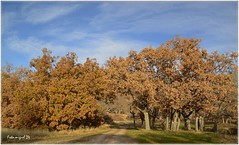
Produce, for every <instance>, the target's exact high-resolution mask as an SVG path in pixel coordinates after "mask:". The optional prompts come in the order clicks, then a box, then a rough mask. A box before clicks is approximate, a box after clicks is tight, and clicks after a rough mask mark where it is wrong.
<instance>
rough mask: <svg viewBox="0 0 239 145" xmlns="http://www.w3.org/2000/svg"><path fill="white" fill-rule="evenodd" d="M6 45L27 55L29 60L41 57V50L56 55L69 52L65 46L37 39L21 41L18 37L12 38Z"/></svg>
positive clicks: (6, 41) (7, 40) (8, 39)
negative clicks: (46, 49) (44, 49)
mask: <svg viewBox="0 0 239 145" xmlns="http://www.w3.org/2000/svg"><path fill="white" fill-rule="evenodd" d="M5 43H6V44H7V46H8V47H9V48H10V49H12V50H14V51H17V52H20V53H23V54H26V56H28V57H29V58H35V57H37V56H40V55H41V49H43V48H48V49H49V50H52V51H53V54H54V55H61V54H62V53H65V52H66V51H67V48H66V47H65V46H63V45H55V44H52V43H50V42H44V41H42V40H39V39H37V38H35V37H28V38H26V39H20V38H19V37H17V36H11V37H8V38H7V39H6V40H5Z"/></svg>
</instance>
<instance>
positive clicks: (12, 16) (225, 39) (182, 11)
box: [1, 1, 238, 67]
mask: <svg viewBox="0 0 239 145" xmlns="http://www.w3.org/2000/svg"><path fill="white" fill-rule="evenodd" d="M1 9H2V13H1V27H2V32H1V33H2V35H1V37H2V38H1V41H2V44H1V45H2V46H1V63H2V66H5V65H6V64H12V65H13V66H25V67H28V66H29V62H30V60H31V59H33V58H37V57H38V56H41V55H42V53H41V50H42V49H43V48H47V49H49V50H51V51H52V55H53V56H65V55H66V54H67V53H68V52H75V53H76V54H77V55H78V62H79V63H84V62H85V60H86V58H87V57H89V58H96V59H97V62H99V64H100V65H102V64H104V63H105V62H106V60H107V59H108V58H109V57H113V56H117V57H119V56H123V57H126V56H127V54H128V52H129V51H130V50H135V51H138V52H139V51H140V50H142V49H143V48H145V47H149V46H152V47H153V48H157V47H158V46H159V45H161V44H162V43H164V42H166V41H167V40H170V39H173V38H174V37H176V36H180V37H187V38H192V37H194V38H201V39H202V42H201V43H200V46H201V47H202V48H204V49H207V50H208V52H213V51H218V52H219V53H226V52H228V51H235V52H236V51H238V34H237V32H238V27H237V25H238V20H237V19H238V5H237V2H236V1H234V2H233V1H231V2H222V1H221V2H215V1H214V2H206V1H201V2H170V1H168V2H163V1H151V2H136V1H134V2H129V1H128V2H116V1H114V2H103V1H101V2H93V1H91V2H86V1H78V2H74V1H71V2H36V1H35V2H26V1H25V2H13V1H12V2H6V1H5V2H4V1H3V2H2V4H1Z"/></svg>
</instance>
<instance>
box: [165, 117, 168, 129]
mask: <svg viewBox="0 0 239 145" xmlns="http://www.w3.org/2000/svg"><path fill="white" fill-rule="evenodd" d="M168 129H169V126H168V116H167V117H166V127H165V130H168Z"/></svg>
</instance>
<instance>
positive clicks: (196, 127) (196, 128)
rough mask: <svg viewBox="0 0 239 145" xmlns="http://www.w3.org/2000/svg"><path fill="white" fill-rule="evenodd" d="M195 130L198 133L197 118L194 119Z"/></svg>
mask: <svg viewBox="0 0 239 145" xmlns="http://www.w3.org/2000/svg"><path fill="white" fill-rule="evenodd" d="M195 130H196V131H198V117H196V120H195Z"/></svg>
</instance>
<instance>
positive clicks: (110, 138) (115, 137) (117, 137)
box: [81, 128, 137, 144]
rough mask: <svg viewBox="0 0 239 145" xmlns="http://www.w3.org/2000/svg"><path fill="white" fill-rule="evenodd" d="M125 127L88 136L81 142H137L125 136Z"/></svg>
mask: <svg viewBox="0 0 239 145" xmlns="http://www.w3.org/2000/svg"><path fill="white" fill-rule="evenodd" d="M125 133H126V130H125V129H116V128H114V129H111V130H110V131H109V132H106V133H104V134H100V135H96V136H93V137H90V138H85V139H83V140H82V141H81V143H85V144H132V143H137V142H136V141H134V140H133V139H131V138H128V137H126V136H125Z"/></svg>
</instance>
